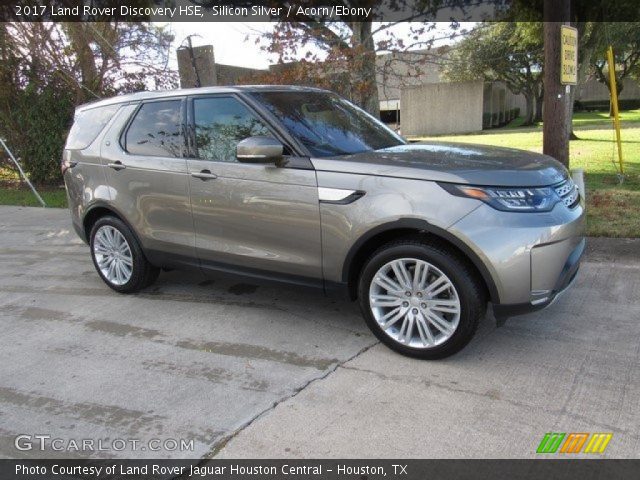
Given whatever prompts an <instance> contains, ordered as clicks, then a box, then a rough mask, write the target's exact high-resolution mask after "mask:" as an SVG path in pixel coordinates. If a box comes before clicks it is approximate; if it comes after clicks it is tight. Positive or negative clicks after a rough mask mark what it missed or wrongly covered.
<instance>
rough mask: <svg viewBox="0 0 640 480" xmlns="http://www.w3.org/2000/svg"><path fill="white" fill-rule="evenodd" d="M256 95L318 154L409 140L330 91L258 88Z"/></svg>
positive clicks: (397, 143) (323, 155)
mask: <svg viewBox="0 0 640 480" xmlns="http://www.w3.org/2000/svg"><path fill="white" fill-rule="evenodd" d="M253 96H254V97H256V98H257V99H258V100H259V101H260V102H261V103H262V104H263V105H265V106H266V107H267V108H268V109H269V110H270V111H271V112H272V113H273V114H274V115H275V116H276V117H278V119H279V120H280V121H281V122H282V123H283V124H284V126H285V127H286V128H287V130H289V132H290V133H291V135H293V136H294V137H295V138H296V139H297V140H298V141H300V143H302V144H304V145H305V146H306V147H307V148H308V149H309V151H310V152H311V155H313V156H315V157H330V156H335V155H349V154H352V153H360V152H368V151H371V150H380V149H383V148H389V147H393V146H396V145H404V144H405V143H406V142H405V141H404V140H403V139H402V137H400V136H399V135H397V134H396V133H394V132H393V130H391V129H389V128H387V127H386V126H385V125H384V124H383V123H381V122H379V121H378V120H376V119H375V118H373V117H372V116H371V115H369V114H368V113H366V112H364V110H361V109H360V108H358V107H356V106H355V105H353V104H352V103H350V102H347V101H346V100H344V99H342V98H340V97H339V96H337V95H334V94H331V93H324V92H311V91H303V92H257V93H254V94H253Z"/></svg>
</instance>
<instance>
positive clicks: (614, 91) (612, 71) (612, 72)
mask: <svg viewBox="0 0 640 480" xmlns="http://www.w3.org/2000/svg"><path fill="white" fill-rule="evenodd" d="M607 61H608V62H609V85H610V86H611V107H612V109H613V126H614V127H615V129H616V142H617V143H618V160H619V161H620V173H621V174H624V166H623V162H622V140H621V139H620V112H619V111H618V88H617V86H616V63H615V60H614V57H613V47H612V46H609V49H608V50H607Z"/></svg>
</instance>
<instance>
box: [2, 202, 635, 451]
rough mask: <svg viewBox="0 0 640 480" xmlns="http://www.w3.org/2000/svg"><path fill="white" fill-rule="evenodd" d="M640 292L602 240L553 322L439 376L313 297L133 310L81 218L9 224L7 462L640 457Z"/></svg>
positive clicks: (193, 287) (484, 332)
mask: <svg viewBox="0 0 640 480" xmlns="http://www.w3.org/2000/svg"><path fill="white" fill-rule="evenodd" d="M639 292H640V242H638V241H624V240H622V241H615V242H614V241H611V242H603V241H601V240H600V241H592V242H591V247H590V252H589V254H588V257H587V260H586V262H585V264H584V266H583V269H582V272H581V274H580V277H579V280H578V282H577V283H576V285H575V287H574V289H573V290H572V291H570V292H569V293H568V294H567V295H565V296H564V297H562V298H561V299H559V300H558V302H557V303H556V304H555V305H554V306H553V307H551V308H550V309H548V310H546V311H543V312H539V313H537V314H534V315H529V316H526V317H520V318H514V319H511V320H509V322H508V323H507V324H506V326H504V327H502V328H499V329H497V328H496V327H495V324H494V323H493V322H492V321H490V320H485V321H484V322H483V324H482V325H481V327H480V331H479V332H478V335H477V337H476V338H475V339H474V340H473V341H472V343H471V344H470V345H469V346H468V347H467V348H466V349H465V350H464V351H463V352H461V353H460V354H458V355H456V356H454V357H453V358H450V359H447V360H444V361H439V362H420V361H416V360H411V359H407V358H404V357H401V356H399V355H397V354H394V353H392V352H391V351H389V350H387V349H386V348H384V347H383V346H381V345H380V344H378V343H377V342H376V341H375V339H374V337H373V336H372V335H370V334H369V333H368V331H367V330H366V327H365V326H364V325H363V322H362V320H361V318H360V316H359V313H358V311H357V308H356V306H355V305H354V304H350V303H346V302H342V301H339V300H332V299H327V298H323V297H322V296H320V295H318V294H317V293H316V292H313V291H309V290H304V289H297V288H292V287H286V286H280V285H270V286H265V285H260V286H258V285H254V284H252V283H247V282H246V281H239V280H237V279H225V278H222V277H220V278H214V279H206V278H204V277H201V276H199V275H198V274H185V273H179V272H170V273H163V274H162V275H161V276H160V279H159V281H158V283H157V284H156V285H154V286H152V287H151V288H149V289H148V290H147V291H145V292H143V293H141V294H138V295H130V296H124V295H118V294H115V293H113V292H112V291H111V290H109V289H108V288H107V287H106V286H104V285H103V284H102V282H101V281H100V280H99V278H98V276H97V274H96V273H95V272H94V270H93V265H92V263H91V260H90V257H89V254H88V247H86V246H85V245H84V244H82V243H81V242H80V240H78V239H77V238H76V236H75V234H74V233H73V232H72V231H71V229H70V219H69V214H68V212H67V211H66V210H55V209H46V210H45V209H35V208H18V207H0V332H1V333H0V456H4V457H11V458H16V457H32V458H35V457H42V458H44V457H47V458H53V457H56V456H57V457H83V456H92V457H120V458H130V457H139V458H154V457H155V458H159V457H174V458H179V457H185V458H200V457H204V456H207V457H211V456H216V457H222V458H233V457H235V458H240V457H245V458H251V457H314V458H319V457H376V458H391V457H426V458H432V457H433V458H442V457H446V458H450V457H479V458H486V457H496V458H504V457H532V456H535V453H534V452H535V449H536V447H537V445H538V443H539V442H540V440H541V438H542V436H543V435H544V433H546V432H550V431H556V432H611V433H613V439H612V440H611V443H610V446H609V447H608V450H607V453H606V456H607V457H625V458H626V457H631V458H635V457H638V453H639V451H640V427H639V426H638V418H640V401H639V400H638V399H639V398H640V369H638V366H639V365H638V364H639V352H640V340H639V339H640V293H639ZM20 434H23V435H30V436H31V437H27V438H31V439H32V440H33V438H34V437H33V436H34V435H39V434H44V435H48V436H51V439H54V438H56V439H58V440H59V441H58V442H57V444H56V446H57V447H58V448H60V447H62V450H61V451H56V450H52V449H51V448H50V447H51V446H50V439H48V440H45V443H46V442H49V444H48V448H46V449H45V451H41V450H40V448H39V443H38V442H37V441H32V445H33V448H32V450H25V451H22V450H17V449H16V448H15V446H14V441H15V438H16V436H17V435H20ZM87 439H88V440H93V441H94V442H96V443H97V442H98V440H102V442H103V444H102V445H103V447H104V446H106V447H107V449H106V450H102V451H96V450H95V449H94V451H91V450H88V451H87V450H86V449H85V451H78V450H74V449H73V445H74V444H73V442H78V443H80V442H82V441H83V440H87ZM114 439H118V440H122V441H123V442H126V447H125V448H124V449H120V447H121V446H122V442H119V443H117V444H116V445H114ZM131 440H135V441H139V443H136V446H135V450H134V446H133V445H132V442H131ZM150 440H153V442H152V445H153V446H155V447H156V448H158V447H160V449H159V450H157V451H155V450H150V449H149V448H148V447H149V445H150V444H149V441H150ZM172 440H174V441H176V442H177V443H178V445H179V444H180V443H179V442H180V441H181V440H184V441H185V444H186V445H187V449H186V450H180V448H176V449H172V447H174V444H173V443H172V442H171V441H172ZM190 441H193V442H192V445H191V447H192V448H188V447H189V442H190ZM167 442H168V443H167ZM22 445H23V446H24V445H25V444H24V443H23V444H22Z"/></svg>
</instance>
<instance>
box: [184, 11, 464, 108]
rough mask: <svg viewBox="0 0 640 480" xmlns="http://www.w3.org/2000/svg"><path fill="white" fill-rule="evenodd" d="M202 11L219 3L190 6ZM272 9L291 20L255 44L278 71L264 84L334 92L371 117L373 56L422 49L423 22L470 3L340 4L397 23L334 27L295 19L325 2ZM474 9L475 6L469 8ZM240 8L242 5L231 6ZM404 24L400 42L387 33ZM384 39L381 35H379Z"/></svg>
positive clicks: (325, 20)
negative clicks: (305, 86)
mask: <svg viewBox="0 0 640 480" xmlns="http://www.w3.org/2000/svg"><path fill="white" fill-rule="evenodd" d="M191 1H192V2H194V3H197V4H199V5H201V6H203V7H205V8H211V7H213V6H215V5H217V4H218V3H219V2H216V1H213V0H191ZM266 3H267V4H269V5H271V6H276V7H284V10H287V9H288V7H292V8H293V9H294V11H295V12H297V13H296V14H295V16H293V17H289V18H286V19H283V18H278V19H277V20H278V21H277V23H276V24H275V27H274V29H273V31H271V32H268V33H266V34H264V36H263V37H262V38H260V39H258V41H257V43H259V44H261V45H262V48H263V50H264V51H266V52H268V53H271V54H275V55H277V57H278V66H277V67H276V68H274V69H272V71H271V72H270V73H267V74H265V76H264V79H262V80H265V81H270V82H273V83H294V82H295V83H298V84H313V85H318V86H326V87H329V88H332V87H336V88H337V90H338V91H339V92H340V93H342V94H343V95H345V96H347V97H348V98H350V99H351V100H352V101H353V102H354V103H356V104H357V105H359V106H360V107H362V108H364V109H365V110H366V111H368V112H369V113H371V114H372V115H374V116H379V113H380V112H379V101H378V100H379V99H378V86H377V82H376V54H377V53H381V52H394V51H396V52H397V51H408V50H414V49H418V48H422V49H428V48H429V47H430V45H431V44H432V41H433V39H430V38H427V37H426V36H425V34H426V33H427V32H428V31H429V30H431V29H433V28H434V24H433V23H432V22H431V23H430V22H425V20H428V19H432V18H435V16H436V15H437V14H438V12H439V11H440V10H443V9H447V11H452V9H453V10H455V9H460V11H461V12H462V9H463V7H464V6H468V5H469V3H470V0H420V1H417V2H416V1H412V0H382V1H380V0H341V1H337V2H331V5H339V6H344V7H360V8H362V7H366V8H372V9H373V11H375V12H378V13H379V12H386V13H387V15H389V14H390V13H391V14H393V15H392V16H393V17H394V18H397V20H395V21H393V22H384V23H378V24H375V25H376V26H375V27H374V23H373V20H368V19H364V21H363V18H362V17H361V16H358V15H352V16H348V15H344V16H342V17H341V20H342V21H335V18H329V17H327V16H325V15H323V14H322V13H317V14H311V13H300V12H299V9H298V7H300V6H302V5H304V6H305V7H312V6H314V5H321V4H324V6H326V2H322V1H317V0H306V1H303V2H292V1H284V2H281V1H280V2H275V1H274V2H269V1H266ZM473 3H475V0H474V2H473ZM238 4H244V3H243V2H242V1H239V2H237V3H236V5H238ZM403 22H405V24H406V22H420V23H415V24H413V26H412V27H411V28H410V31H409V32H408V35H407V37H408V38H409V39H410V40H409V41H408V42H404V41H403V40H402V39H400V38H398V37H397V36H396V35H394V34H393V33H392V30H393V27H394V26H397V25H399V24H401V23H403ZM385 34H386V35H385Z"/></svg>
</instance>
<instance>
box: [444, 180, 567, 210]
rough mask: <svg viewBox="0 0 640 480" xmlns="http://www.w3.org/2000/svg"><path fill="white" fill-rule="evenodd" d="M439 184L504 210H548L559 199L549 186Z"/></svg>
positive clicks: (459, 195) (454, 193) (453, 192)
mask: <svg viewBox="0 0 640 480" xmlns="http://www.w3.org/2000/svg"><path fill="white" fill-rule="evenodd" d="M439 185H440V186H441V187H442V188H444V189H445V190H446V191H447V192H449V193H450V194H452V195H457V196H458V197H468V198H476V199H478V200H481V201H483V202H484V203H486V204H488V205H490V206H492V207H493V208H495V209H497V210H503V211H505V212H548V211H550V210H551V209H553V207H554V206H555V204H556V203H558V202H559V201H560V197H558V195H557V194H556V192H555V191H554V189H553V188H551V187H541V188H502V187H475V186H471V185H455V184H453V183H439Z"/></svg>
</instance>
